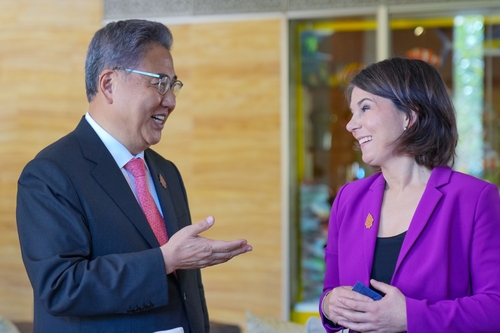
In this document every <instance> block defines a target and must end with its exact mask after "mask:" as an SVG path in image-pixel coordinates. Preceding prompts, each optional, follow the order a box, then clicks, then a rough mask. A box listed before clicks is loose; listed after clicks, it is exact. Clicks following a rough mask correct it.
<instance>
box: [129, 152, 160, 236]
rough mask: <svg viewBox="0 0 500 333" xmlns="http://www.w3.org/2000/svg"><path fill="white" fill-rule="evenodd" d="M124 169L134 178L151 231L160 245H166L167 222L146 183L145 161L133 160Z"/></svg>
mask: <svg viewBox="0 0 500 333" xmlns="http://www.w3.org/2000/svg"><path fill="white" fill-rule="evenodd" d="M124 168H125V170H127V171H128V172H130V173H131V174H132V176H133V177H134V181H135V189H136V192H137V197H138V198H139V203H140V204H141V207H142V210H143V212H144V214H145V215H146V218H147V219H148V222H149V225H150V226H151V229H153V232H154V234H155V236H156V239H158V242H159V243H160V245H163V244H165V243H166V242H167V241H168V236H167V229H166V227H165V220H163V217H162V216H161V214H160V211H159V210H158V207H157V206H156V203H155V201H154V200H153V197H152V196H151V193H150V192H149V189H148V185H147V182H146V169H145V167H144V162H143V160H142V159H140V158H133V159H131V160H130V161H129V162H128V163H127V164H125V166H124Z"/></svg>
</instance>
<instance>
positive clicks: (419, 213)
mask: <svg viewBox="0 0 500 333" xmlns="http://www.w3.org/2000/svg"><path fill="white" fill-rule="evenodd" d="M451 172H452V170H451V169H450V168H448V167H436V168H434V170H433V171H432V173H431V177H430V178H429V181H428V182H427V186H426V188H425V190H424V194H423V195H422V198H421V199H420V202H419V203H418V206H417V209H416V211H415V214H414V215H413V218H412V220H411V223H410V227H409V228H408V231H407V233H406V236H405V239H404V241H403V245H402V247H401V251H400V253H399V257H398V261H397V263H396V268H395V271H394V275H393V280H394V276H396V273H397V271H398V269H399V267H400V266H401V263H402V262H403V261H404V259H405V257H406V256H407V255H408V253H409V252H410V251H411V248H412V247H413V245H414V244H415V242H416V241H417V240H418V237H419V236H420V234H421V233H422V231H423V230H424V229H425V227H426V225H427V224H428V222H429V220H430V218H431V216H432V213H433V212H434V210H435V209H436V206H437V205H438V204H439V202H440V201H441V198H442V197H443V194H442V192H441V191H440V190H439V189H438V188H439V187H441V186H443V185H446V184H447V183H448V182H449V179H450V176H451Z"/></svg>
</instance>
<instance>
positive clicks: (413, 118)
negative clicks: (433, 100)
mask: <svg viewBox="0 0 500 333" xmlns="http://www.w3.org/2000/svg"><path fill="white" fill-rule="evenodd" d="M416 121H417V113H416V112H415V111H413V110H410V114H409V115H408V116H407V117H406V124H405V129H407V128H410V127H412V126H413V124H415V122H416Z"/></svg>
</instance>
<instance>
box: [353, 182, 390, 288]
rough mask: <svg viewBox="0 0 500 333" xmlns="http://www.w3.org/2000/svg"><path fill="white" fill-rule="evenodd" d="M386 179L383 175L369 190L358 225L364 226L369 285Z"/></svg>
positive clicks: (364, 246) (364, 248)
mask: <svg viewBox="0 0 500 333" xmlns="http://www.w3.org/2000/svg"><path fill="white" fill-rule="evenodd" d="M384 189H385V179H384V177H383V175H382V174H380V175H379V177H378V178H377V179H376V180H375V181H374V182H373V184H372V185H371V186H370V188H369V190H368V195H367V196H366V197H365V198H364V200H363V202H364V203H365V204H364V206H363V208H362V215H361V217H362V218H363V220H362V221H356V223H361V224H363V226H362V228H363V250H364V253H365V255H364V258H365V268H366V277H367V280H366V281H364V283H368V282H369V281H368V280H369V278H370V274H371V270H372V266H373V256H374V254H375V244H376V241H377V234H378V228H379V225H380V213H381V208H382V200H383V198H384Z"/></svg>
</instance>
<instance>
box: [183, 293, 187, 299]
mask: <svg viewBox="0 0 500 333" xmlns="http://www.w3.org/2000/svg"><path fill="white" fill-rule="evenodd" d="M184 300H185V301H186V300H187V296H186V293H184Z"/></svg>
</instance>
